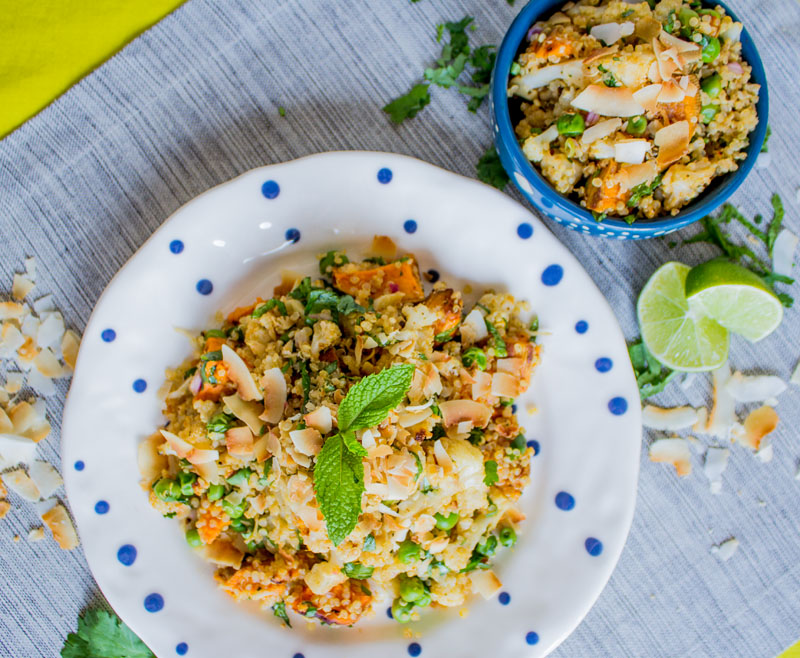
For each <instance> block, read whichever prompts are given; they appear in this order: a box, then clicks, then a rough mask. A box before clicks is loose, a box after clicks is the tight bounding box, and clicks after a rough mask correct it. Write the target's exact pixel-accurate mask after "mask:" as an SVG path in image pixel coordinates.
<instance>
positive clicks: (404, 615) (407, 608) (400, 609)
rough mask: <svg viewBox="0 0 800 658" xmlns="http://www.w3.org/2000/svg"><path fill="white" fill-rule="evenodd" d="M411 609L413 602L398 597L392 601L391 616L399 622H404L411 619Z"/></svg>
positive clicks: (412, 608)
mask: <svg viewBox="0 0 800 658" xmlns="http://www.w3.org/2000/svg"><path fill="white" fill-rule="evenodd" d="M412 610H414V604H413V603H407V602H406V601H403V599H400V598H397V599H395V600H394V601H392V618H393V619H394V620H395V621H397V622H399V623H401V624H405V623H407V622H409V621H410V620H411V612H412Z"/></svg>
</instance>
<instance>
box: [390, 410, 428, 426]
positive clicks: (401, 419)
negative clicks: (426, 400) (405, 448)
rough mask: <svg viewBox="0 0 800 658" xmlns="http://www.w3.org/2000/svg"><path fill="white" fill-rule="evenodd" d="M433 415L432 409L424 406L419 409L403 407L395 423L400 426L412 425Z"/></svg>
mask: <svg viewBox="0 0 800 658" xmlns="http://www.w3.org/2000/svg"><path fill="white" fill-rule="evenodd" d="M432 415H433V409H431V408H430V407H425V408H424V409H421V410H419V411H409V410H408V409H405V410H403V411H401V412H400V414H399V415H398V419H397V423H398V425H400V427H413V426H414V425H417V424H419V423H421V422H422V421H423V420H425V419H426V418H429V417H430V416H432Z"/></svg>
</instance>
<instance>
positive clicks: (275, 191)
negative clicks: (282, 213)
mask: <svg viewBox="0 0 800 658" xmlns="http://www.w3.org/2000/svg"><path fill="white" fill-rule="evenodd" d="M280 193H281V186H280V185H278V183H276V182H275V181H274V180H268V181H265V182H264V184H263V185H262V186H261V194H263V195H264V196H265V197H266V198H267V199H274V198H276V197H277V196H278V195H279V194H280Z"/></svg>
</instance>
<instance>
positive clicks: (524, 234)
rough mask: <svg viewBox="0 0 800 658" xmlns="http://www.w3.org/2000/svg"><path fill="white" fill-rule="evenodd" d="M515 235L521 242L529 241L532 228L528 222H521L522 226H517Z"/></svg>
mask: <svg viewBox="0 0 800 658" xmlns="http://www.w3.org/2000/svg"><path fill="white" fill-rule="evenodd" d="M517 235H518V236H519V237H521V238H522V239H523V240H527V239H529V238H530V237H531V236H532V235H533V226H531V225H530V224H528V222H522V224H520V225H519V226H517Z"/></svg>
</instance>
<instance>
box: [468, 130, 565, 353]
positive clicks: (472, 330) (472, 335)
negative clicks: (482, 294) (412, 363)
mask: <svg viewBox="0 0 800 658" xmlns="http://www.w3.org/2000/svg"><path fill="white" fill-rule="evenodd" d="M556 133H558V130H556ZM459 332H460V333H461V342H462V343H463V344H464V345H471V344H473V343H477V342H479V341H481V340H483V339H484V338H486V337H487V336H488V335H489V332H488V330H487V329H486V322H485V321H484V319H483V314H482V313H481V312H480V310H478V309H477V308H474V309H472V310H471V311H470V312H469V313H468V314H467V316H466V317H465V318H464V320H463V322H462V323H461V327H460V328H459Z"/></svg>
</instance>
